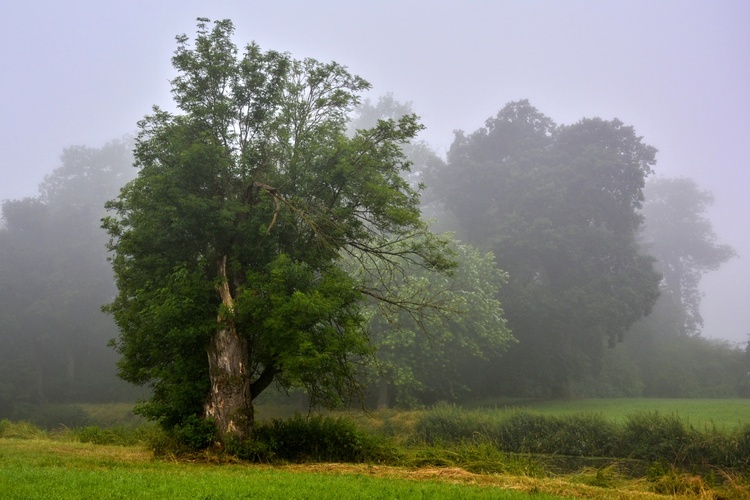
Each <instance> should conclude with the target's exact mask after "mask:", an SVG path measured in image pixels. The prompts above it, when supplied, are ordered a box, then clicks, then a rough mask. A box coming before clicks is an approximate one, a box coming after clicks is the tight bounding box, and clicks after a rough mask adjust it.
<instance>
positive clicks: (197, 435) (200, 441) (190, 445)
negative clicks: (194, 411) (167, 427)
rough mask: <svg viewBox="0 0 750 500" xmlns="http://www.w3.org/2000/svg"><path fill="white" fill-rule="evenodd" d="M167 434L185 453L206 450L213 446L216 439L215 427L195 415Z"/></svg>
mask: <svg viewBox="0 0 750 500" xmlns="http://www.w3.org/2000/svg"><path fill="white" fill-rule="evenodd" d="M169 434H170V436H171V437H173V438H174V439H175V441H176V442H177V443H179V445H180V447H181V449H182V450H185V451H197V450H203V449H206V448H208V447H209V446H211V445H213V444H214V442H216V440H217V438H218V435H217V429H216V425H215V424H214V423H213V422H212V421H211V420H208V419H203V418H200V417H198V416H197V415H190V416H189V417H187V418H186V419H185V420H184V421H183V423H182V424H180V425H176V426H175V427H174V428H173V429H172V430H171V431H170V432H169Z"/></svg>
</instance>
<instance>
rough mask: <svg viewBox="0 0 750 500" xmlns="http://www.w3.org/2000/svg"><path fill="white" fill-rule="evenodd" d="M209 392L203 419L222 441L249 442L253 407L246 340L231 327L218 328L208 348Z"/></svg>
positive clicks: (251, 430)
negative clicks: (215, 429) (211, 422)
mask: <svg viewBox="0 0 750 500" xmlns="http://www.w3.org/2000/svg"><path fill="white" fill-rule="evenodd" d="M206 351H207V353H208V368H209V376H210V379H211V393H210V395H209V397H208V400H207V401H206V404H205V408H204V411H205V416H206V417H207V418H212V419H213V420H214V422H215V423H216V427H217V429H218V432H219V439H220V441H221V442H224V441H225V440H226V438H227V437H229V436H232V437H235V438H237V439H240V440H247V439H250V438H251V436H252V432H253V419H254V418H253V417H254V415H253V404H252V398H251V396H252V395H251V393H250V376H249V374H248V373H247V341H246V340H245V339H243V338H241V337H240V336H239V335H238V334H237V332H236V331H235V329H234V328H223V329H219V330H218V331H217V332H216V333H215V334H214V335H213V337H212V338H211V342H210V343H209V346H208V348H207V349H206Z"/></svg>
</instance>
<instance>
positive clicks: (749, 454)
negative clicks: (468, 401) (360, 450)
mask: <svg viewBox="0 0 750 500" xmlns="http://www.w3.org/2000/svg"><path fill="white" fill-rule="evenodd" d="M415 437H417V438H419V439H422V440H424V442H426V443H428V444H435V445H449V444H458V443H466V442H481V441H483V440H487V441H489V442H491V443H493V445H494V446H496V447H497V448H498V449H499V450H501V451H504V452H512V453H533V454H544V455H565V456H576V457H606V458H623V459H624V458H634V459H640V460H646V461H664V462H667V463H670V464H675V465H680V466H694V465H701V466H716V467H728V468H735V469H744V468H748V467H750V424H746V425H745V426H743V427H740V428H738V429H733V430H728V431H727V430H719V429H718V428H716V427H704V428H703V429H696V428H695V427H693V426H692V425H690V424H689V423H688V422H686V421H685V420H683V419H681V418H680V417H679V416H677V415H675V414H662V413H659V412H658V411H654V412H636V413H634V414H632V415H629V416H628V417H626V419H625V422H624V423H623V424H622V425H617V424H615V423H614V422H612V421H611V420H608V419H606V418H605V417H604V416H603V415H601V414H596V413H580V414H569V415H566V414H563V415H543V414H538V413H531V412H526V411H521V410H512V411H492V410H465V409H461V408H458V407H456V406H452V405H438V406H436V407H434V408H433V409H432V410H430V411H428V412H425V413H424V414H423V415H422V417H421V418H420V419H419V421H418V422H417V424H416V426H415Z"/></svg>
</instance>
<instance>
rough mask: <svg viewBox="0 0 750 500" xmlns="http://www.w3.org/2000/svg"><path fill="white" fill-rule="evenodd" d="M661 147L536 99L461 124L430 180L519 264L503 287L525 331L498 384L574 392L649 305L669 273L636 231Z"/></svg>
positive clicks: (488, 242) (485, 238) (511, 263)
mask: <svg viewBox="0 0 750 500" xmlns="http://www.w3.org/2000/svg"><path fill="white" fill-rule="evenodd" d="M654 156H655V149H654V148H652V147H650V146H648V145H646V144H644V143H643V142H642V141H641V138H640V137H638V136H636V135H635V132H634V130H633V128H632V127H628V126H625V125H624V124H623V123H622V122H620V121H618V120H612V121H605V120H602V119H598V118H594V119H584V120H581V121H579V122H578V123H575V124H573V125H568V126H557V125H556V124H555V123H554V122H553V121H552V120H551V119H549V118H548V117H546V116H544V115H543V114H542V113H540V112H539V111H538V110H536V109H535V108H534V107H533V106H531V105H530V104H529V102H528V101H519V102H514V103H510V104H508V105H507V106H506V107H505V108H503V109H502V110H501V111H500V112H499V113H498V114H497V116H496V117H494V118H491V119H489V120H487V122H486V124H485V127H483V128H480V129H479V130H477V131H476V132H474V133H472V134H470V135H468V136H467V135H465V134H463V133H461V132H458V133H457V135H456V139H455V141H454V143H453V145H452V147H451V149H450V151H449V153H448V162H447V164H446V166H445V167H443V168H438V169H436V170H435V171H433V172H432V173H431V175H430V176H429V177H428V183H429V184H430V185H431V186H432V187H433V188H434V189H435V191H436V193H437V195H438V196H439V198H440V199H441V200H442V202H443V203H444V205H445V207H446V208H447V209H448V210H450V211H451V212H452V213H453V215H454V216H455V217H456V218H457V220H458V221H459V228H458V231H459V234H461V235H464V236H465V237H466V238H467V239H468V241H469V242H471V243H473V244H476V245H479V246H481V247H483V248H487V249H489V250H492V251H493V252H494V253H495V256H496V258H497V263H498V266H499V267H500V268H502V269H503V270H505V271H507V272H508V273H509V281H508V284H507V285H506V286H504V287H503V288H502V289H501V291H500V295H499V297H500V300H501V302H502V304H503V308H504V309H505V312H506V317H507V318H508V324H509V326H510V328H511V330H512V331H513V334H514V336H515V337H516V338H517V339H518V340H519V343H518V344H517V345H515V346H513V347H512V348H511V351H510V352H509V354H508V356H506V357H505V358H504V360H503V361H502V362H499V363H498V371H497V376H498V377H502V378H503V379H504V381H505V384H502V381H493V382H492V384H493V385H494V386H495V387H497V386H502V385H505V387H506V390H508V391H509V392H510V391H516V392H525V393H526V394H529V393H532V394H547V395H550V394H551V395H555V396H563V397H565V396H570V395H571V391H572V387H573V382H574V381H575V380H576V379H577V378H580V377H581V376H583V375H584V374H586V373H589V372H591V371H592V370H595V369H596V368H597V365H598V364H599V362H600V360H601V357H602V354H603V349H604V347H605V345H606V343H609V344H614V343H615V342H617V341H618V340H621V338H622V336H623V334H624V333H625V332H626V331H627V330H628V328H629V327H630V325H631V324H633V322H635V321H636V320H637V319H639V318H640V317H642V316H643V315H644V314H647V313H648V312H649V310H650V308H651V306H652V305H653V303H654V301H655V299H656V297H657V295H658V287H657V285H658V281H659V276H658V274H657V273H656V272H655V271H654V270H653V266H652V260H651V259H650V258H648V257H644V256H642V255H640V254H639V252H638V245H637V244H636V232H637V230H638V228H639V226H640V224H641V220H642V218H641V216H640V215H639V213H638V210H639V209H640V207H641V203H642V201H643V194H642V190H643V187H644V182H645V178H646V176H647V175H648V174H649V173H650V172H651V167H652V165H653V164H654V162H655V160H654Z"/></svg>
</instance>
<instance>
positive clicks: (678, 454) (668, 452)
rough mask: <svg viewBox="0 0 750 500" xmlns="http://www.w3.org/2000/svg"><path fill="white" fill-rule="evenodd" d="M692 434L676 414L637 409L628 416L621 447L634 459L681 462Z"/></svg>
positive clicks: (624, 452) (623, 451)
mask: <svg viewBox="0 0 750 500" xmlns="http://www.w3.org/2000/svg"><path fill="white" fill-rule="evenodd" d="M693 434H694V433H692V432H691V429H688V428H687V426H686V425H685V424H684V423H683V422H682V420H680V418H679V417H678V416H676V415H661V414H660V413H659V412H658V411H655V412H637V413H634V414H632V415H629V416H628V417H627V420H626V422H625V427H624V429H623V432H622V438H621V439H622V441H621V446H620V449H621V450H622V451H621V453H623V454H627V455H629V456H631V457H633V458H640V459H645V460H650V461H657V460H659V461H667V462H671V463H681V462H684V461H685V458H686V452H687V451H688V445H689V444H690V442H691V440H692V438H694V436H693Z"/></svg>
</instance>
